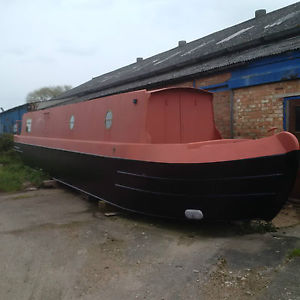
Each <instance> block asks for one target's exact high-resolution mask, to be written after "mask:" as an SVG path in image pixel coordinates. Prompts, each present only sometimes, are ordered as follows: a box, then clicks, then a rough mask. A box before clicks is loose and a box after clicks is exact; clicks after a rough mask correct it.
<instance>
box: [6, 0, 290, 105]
mask: <svg viewBox="0 0 300 300" xmlns="http://www.w3.org/2000/svg"><path fill="white" fill-rule="evenodd" d="M293 2H294V1H287V0H272V1H271V0H260V1H258V0H251V1H250V0H247V1H243V2H236V1H217V0H211V1H208V2H203V1H198V0H191V1H187V2H186V3H183V2H182V1H181V0H180V1H179V0H148V1H141V0H131V1H128V0H43V1H40V0H26V1H24V0H10V1H1V0H0V36H1V43H0V54H1V55H0V82H1V94H0V106H3V107H4V108H6V109H7V108H10V107H13V106H14V105H17V104H21V103H22V102H23V101H25V98H26V94H27V93H28V92H30V91H31V90H34V89H37V88H40V87H42V86H44V85H46V86H48V85H56V84H71V85H73V86H76V85H78V84H80V83H83V82H85V81H87V80H89V79H91V78H92V77H94V76H98V75H101V74H103V73H106V72H109V71H112V70H114V69H116V68H118V67H122V66H124V65H127V64H129V63H133V62H135V59H136V57H140V56H142V57H144V58H146V57H150V56H152V55H155V54H157V53H159V52H162V51H166V50H168V49H170V48H174V47H176V46H177V42H178V41H179V40H187V41H188V42H189V41H191V40H194V39H198V38H200V37H203V36H205V35H207V34H209V33H212V32H215V31H217V30H221V29H223V28H226V27H229V26H232V25H235V24H237V23H240V22H242V21H245V20H247V19H250V18H253V17H254V11H255V10H256V9H259V8H266V9H267V11H271V10H275V9H278V8H281V7H283V6H286V5H289V4H292V3H293Z"/></svg>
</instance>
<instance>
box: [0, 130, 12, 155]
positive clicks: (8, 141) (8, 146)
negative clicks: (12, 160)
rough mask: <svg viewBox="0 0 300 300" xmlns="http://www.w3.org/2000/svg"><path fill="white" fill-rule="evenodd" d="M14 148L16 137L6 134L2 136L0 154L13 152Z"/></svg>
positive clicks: (0, 137)
mask: <svg viewBox="0 0 300 300" xmlns="http://www.w3.org/2000/svg"><path fill="white" fill-rule="evenodd" d="M13 147H14V136H13V135H12V134H8V133H4V134H2V135H1V136H0V153H3V152H8V151H11V150H12V149H13Z"/></svg>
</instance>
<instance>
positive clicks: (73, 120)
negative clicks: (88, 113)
mask: <svg viewBox="0 0 300 300" xmlns="http://www.w3.org/2000/svg"><path fill="white" fill-rule="evenodd" d="M74 124H75V117H74V116H73V115H72V116H71V118H70V129H71V130H72V129H73V128H74Z"/></svg>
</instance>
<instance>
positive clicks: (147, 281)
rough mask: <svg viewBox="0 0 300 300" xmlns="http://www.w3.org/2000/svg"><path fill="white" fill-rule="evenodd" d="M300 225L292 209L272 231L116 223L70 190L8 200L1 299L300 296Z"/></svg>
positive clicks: (2, 203)
mask: <svg viewBox="0 0 300 300" xmlns="http://www.w3.org/2000/svg"><path fill="white" fill-rule="evenodd" d="M289 214H290V215H289ZM292 215H293V223H292V224H288V225H289V226H290V227H284V226H285V222H286V221H284V218H285V217H284V216H288V217H287V218H286V219H288V220H291V218H292V217H291V216H292ZM299 220H300V219H299V212H298V211H297V210H295V209H293V207H288V208H287V210H285V211H283V212H282V213H281V214H280V216H279V217H278V218H277V220H275V221H276V222H277V225H278V224H279V225H280V226H281V227H282V228H281V229H279V230H278V231H277V232H267V233H263V234H262V233H258V232H260V231H261V230H264V228H263V227H262V226H260V225H258V226H257V227H255V228H253V227H244V226H242V225H240V224H235V225H232V224H224V223H220V224H203V223H202V224H200V223H187V222H175V221H163V220H157V219H153V218H146V217H141V216H137V215H129V214H124V215H119V216H112V217H106V216H105V215H104V214H103V212H102V211H100V210H99V209H98V205H97V202H90V201H87V200H84V199H83V198H82V197H81V196H80V195H79V194H76V193H73V192H70V191H68V190H64V189H54V190H39V191H33V192H26V193H17V194H2V195H0V245H1V247H0V266H1V272H0V299H18V300H19V299H43V300H47V299H55V300H58V299H172V300H173V299H300V278H299V276H298V273H299V269H300V258H299V257H295V258H292V259H288V258H287V256H288V254H289V253H290V251H291V250H293V249H295V248H300V224H299ZM276 222H275V223H276ZM278 222H279V223H278ZM296 223H298V225H297V224H296ZM286 224H287V223H286ZM250 232H251V233H250Z"/></svg>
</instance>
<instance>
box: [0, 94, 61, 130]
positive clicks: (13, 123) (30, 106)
mask: <svg viewBox="0 0 300 300" xmlns="http://www.w3.org/2000/svg"><path fill="white" fill-rule="evenodd" d="M60 102H61V100H52V99H51V100H48V101H42V102H33V103H25V104H22V105H19V106H15V107H13V108H11V109H8V110H3V109H2V108H1V110H2V111H1V112H0V135H1V134H4V133H10V134H12V133H15V134H20V133H21V127H22V122H21V121H22V117H23V115H24V114H25V113H27V112H28V111H33V110H39V109H45V108H47V107H49V106H53V105H57V104H59V103H60Z"/></svg>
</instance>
